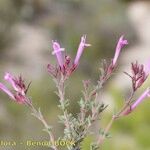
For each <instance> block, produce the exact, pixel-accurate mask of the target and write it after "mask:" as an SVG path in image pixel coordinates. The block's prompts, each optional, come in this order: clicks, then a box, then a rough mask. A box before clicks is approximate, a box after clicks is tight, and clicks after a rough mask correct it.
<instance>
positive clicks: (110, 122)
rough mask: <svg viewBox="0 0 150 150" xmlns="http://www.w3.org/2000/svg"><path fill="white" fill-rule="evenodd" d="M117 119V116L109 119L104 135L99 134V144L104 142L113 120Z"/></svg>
mask: <svg viewBox="0 0 150 150" xmlns="http://www.w3.org/2000/svg"><path fill="white" fill-rule="evenodd" d="M114 121H115V117H114V116H112V118H111V120H110V121H109V123H108V124H107V126H106V128H105V130H104V133H103V135H102V136H99V138H98V140H97V145H100V144H102V143H103V141H104V139H105V136H106V134H107V133H108V132H109V130H110V128H111V126H112V124H113V122H114Z"/></svg>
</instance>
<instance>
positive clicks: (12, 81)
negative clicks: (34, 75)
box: [4, 72, 20, 91]
mask: <svg viewBox="0 0 150 150" xmlns="http://www.w3.org/2000/svg"><path fill="white" fill-rule="evenodd" d="M4 79H5V80H6V81H8V82H9V83H10V84H11V85H12V87H13V88H14V90H15V91H19V90H20V89H19V88H18V86H17V84H16V82H15V78H14V76H12V75H11V74H10V73H8V72H7V73H5V76H4Z"/></svg>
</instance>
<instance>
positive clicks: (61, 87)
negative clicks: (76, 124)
mask: <svg viewBox="0 0 150 150" xmlns="http://www.w3.org/2000/svg"><path fill="white" fill-rule="evenodd" d="M65 80H66V78H65V77H64V75H63V74H61V78H60V80H59V81H57V88H58V96H59V99H60V105H61V109H62V111H63V115H64V118H65V126H66V128H67V129H68V130H69V131H70V123H69V120H68V112H67V110H66V108H65Z"/></svg>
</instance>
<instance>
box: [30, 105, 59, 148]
mask: <svg viewBox="0 0 150 150" xmlns="http://www.w3.org/2000/svg"><path fill="white" fill-rule="evenodd" d="M29 106H30V109H31V111H32V114H33V115H34V116H35V117H36V118H37V119H39V120H40V121H41V122H42V123H43V125H44V127H45V131H46V132H47V133H48V134H49V138H50V142H51V144H52V146H51V148H53V149H54V150H58V149H57V146H56V145H55V139H54V135H53V133H52V131H51V127H50V126H49V125H48V123H47V122H46V121H45V119H44V117H43V115H42V113H41V112H40V110H39V111H37V110H36V109H35V108H34V106H33V105H32V104H30V105H29Z"/></svg>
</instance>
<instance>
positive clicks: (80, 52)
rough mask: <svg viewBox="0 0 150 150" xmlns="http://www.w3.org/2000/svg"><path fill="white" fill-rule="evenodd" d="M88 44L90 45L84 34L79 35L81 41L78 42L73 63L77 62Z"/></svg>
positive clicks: (76, 63)
mask: <svg viewBox="0 0 150 150" xmlns="http://www.w3.org/2000/svg"><path fill="white" fill-rule="evenodd" d="M88 46H91V44H87V43H86V35H83V36H82V37H81V42H80V44H79V47H78V51H77V54H76V57H75V60H74V64H75V65H78V64H79V60H80V57H81V55H82V53H83V50H84V48H85V47H88Z"/></svg>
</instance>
